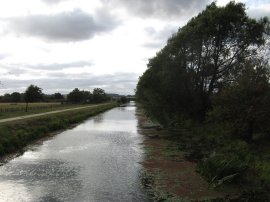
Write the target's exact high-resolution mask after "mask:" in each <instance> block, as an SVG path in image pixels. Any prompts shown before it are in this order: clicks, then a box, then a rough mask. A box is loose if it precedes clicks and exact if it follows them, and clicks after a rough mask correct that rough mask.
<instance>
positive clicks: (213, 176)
mask: <svg viewBox="0 0 270 202" xmlns="http://www.w3.org/2000/svg"><path fill="white" fill-rule="evenodd" d="M252 162H253V159H252V155H251V153H250V149H249V146H248V145H247V144H246V143H245V142H242V141H237V142H234V143H232V144H229V145H227V146H225V147H223V148H222V149H220V150H219V151H218V152H213V153H212V154H211V155H210V156H209V157H208V158H206V159H204V160H203V161H202V162H200V163H199V164H198V171H199V173H200V174H202V175H203V176H205V177H206V179H208V180H209V182H210V183H211V184H212V186H214V187H216V186H220V185H223V184H225V183H231V182H238V183H239V182H240V183H242V182H244V180H245V175H246V171H247V169H248V168H249V166H250V165H251V163H252Z"/></svg>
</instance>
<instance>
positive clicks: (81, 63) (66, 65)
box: [25, 61, 93, 70]
mask: <svg viewBox="0 0 270 202" xmlns="http://www.w3.org/2000/svg"><path fill="white" fill-rule="evenodd" d="M92 65H93V63H92V62H90V61H76V62H69V63H52V64H36V65H25V67H28V68H32V69H43V70H61V69H66V68H71V67H85V66H92Z"/></svg>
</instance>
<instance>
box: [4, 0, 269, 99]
mask: <svg viewBox="0 0 270 202" xmlns="http://www.w3.org/2000/svg"><path fill="white" fill-rule="evenodd" d="M211 2H212V1H210V0H20V1H18V0H8V1H7V0H0V3H1V4H0V5H1V6H0V81H1V84H0V95H2V94H5V93H11V92H15V91H17V92H24V91H25V89H26V88H27V87H28V86H29V85H30V84H34V85H37V86H39V87H41V88H42V89H43V92H44V93H47V94H50V93H55V92H60V93H63V94H66V93H68V92H70V91H72V90H73V89H74V88H76V87H77V88H79V89H82V90H90V91H92V90H93V89H94V88H97V87H99V88H103V89H104V90H105V91H106V92H107V93H118V94H123V95H127V94H134V89H135V88H136V84H137V82H138V78H139V76H141V75H142V74H143V72H144V71H145V70H146V69H147V63H148V59H149V58H152V57H154V56H155V54H156V53H157V52H158V51H159V50H160V49H161V48H163V47H164V45H165V44H166V41H167V39H168V38H169V37H170V36H171V35H172V34H173V33H175V32H176V31H177V30H178V28H179V27H181V26H184V25H185V24H186V23H187V21H188V20H189V19H190V18H191V17H193V16H196V15H197V14H198V13H199V12H200V11H202V10H203V9H204V8H205V7H206V5H208V4H210V3H211ZM216 2H217V4H218V5H220V6H223V5H226V4H227V3H228V2H229V1H228V0H217V1H216ZM236 2H243V3H245V4H246V7H247V13H248V14H249V15H250V16H251V17H254V18H260V17H262V16H269V17H270V0H239V1H236Z"/></svg>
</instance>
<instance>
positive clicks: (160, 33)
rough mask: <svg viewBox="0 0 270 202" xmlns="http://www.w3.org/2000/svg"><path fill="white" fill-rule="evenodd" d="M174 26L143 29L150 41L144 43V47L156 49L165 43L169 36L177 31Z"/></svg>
mask: <svg viewBox="0 0 270 202" xmlns="http://www.w3.org/2000/svg"><path fill="white" fill-rule="evenodd" d="M177 29H178V28H177V27H175V26H165V27H164V28H162V29H161V30H156V29H155V28H153V27H146V28H145V29H144V30H145V32H146V33H147V35H148V36H149V37H150V38H151V40H152V41H150V42H147V43H145V44H144V45H143V46H144V47H145V48H151V49H157V48H162V46H164V45H165V43H166V41H167V40H168V38H169V37H171V36H172V34H173V33H175V32H176V31H177Z"/></svg>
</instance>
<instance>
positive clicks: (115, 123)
mask: <svg viewBox="0 0 270 202" xmlns="http://www.w3.org/2000/svg"><path fill="white" fill-rule="evenodd" d="M135 110H136V108H135V106H134V104H133V105H132V103H131V104H130V105H128V106H126V107H119V108H114V109H112V110H110V111H107V112H105V113H102V114H100V115H97V116H95V117H92V118H90V119H88V120H87V121H85V122H84V123H82V124H80V125H78V126H77V127H75V128H73V129H70V130H67V131H64V132H62V133H60V134H58V135H56V136H54V137H53V138H51V139H49V140H46V141H44V142H43V143H41V144H36V145H32V146H31V147H30V148H29V150H28V151H26V152H25V153H24V154H23V155H22V156H19V157H17V158H15V159H13V160H11V161H10V162H8V163H7V164H5V165H3V166H1V167H0V201H12V202H15V201H16V202H17V201H31V202H32V201H33V202H34V201H35V202H41V201H46V202H58V201H59V202H60V201H72V202H74V201H76V202H77V201H78V202H80V201H93V202H95V201H119V202H120V201H121V202H122V201H148V199H147V195H146V193H145V192H144V190H143V187H142V185H141V183H140V172H141V170H142V166H141V165H140V164H139V162H140V161H142V159H143V151H142V148H141V145H140V143H142V141H143V137H142V136H141V135H139V134H138V133H137V118H136V115H135Z"/></svg>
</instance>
